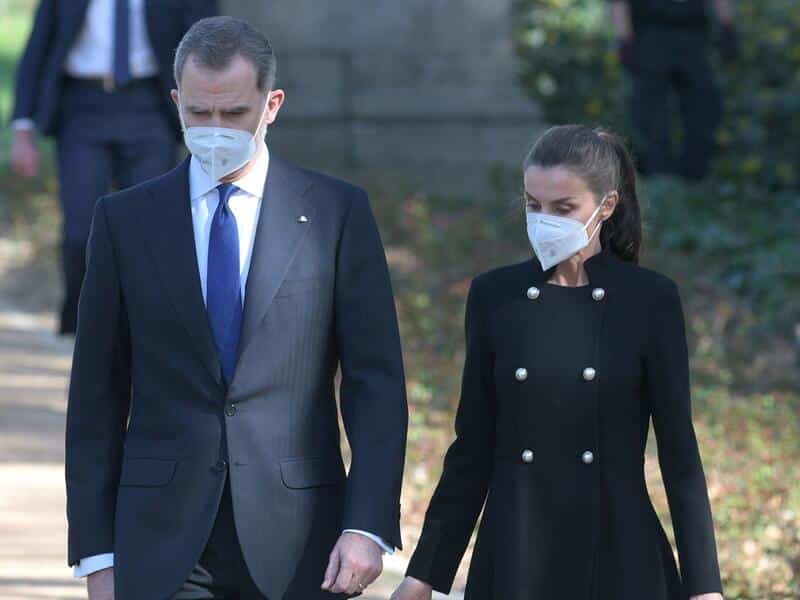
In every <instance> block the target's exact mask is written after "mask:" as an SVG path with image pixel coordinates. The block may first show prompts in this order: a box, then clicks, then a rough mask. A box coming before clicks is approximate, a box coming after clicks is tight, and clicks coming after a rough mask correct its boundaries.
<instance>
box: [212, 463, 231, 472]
mask: <svg viewBox="0 0 800 600" xmlns="http://www.w3.org/2000/svg"><path fill="white" fill-rule="evenodd" d="M227 468H228V463H227V462H226V461H224V460H218V461H217V464H215V465H214V466H213V467H211V469H212V470H214V471H216V472H217V473H222V472H223V471H224V470H225V469H227Z"/></svg>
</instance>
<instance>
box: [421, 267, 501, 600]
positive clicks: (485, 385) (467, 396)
mask: <svg viewBox="0 0 800 600" xmlns="http://www.w3.org/2000/svg"><path fill="white" fill-rule="evenodd" d="M485 315H486V311H485V309H484V308H483V306H482V305H481V302H480V300H479V293H478V285H477V283H476V282H473V284H472V287H471V288H470V291H469V295H468V298H467V309H466V317H465V334H466V358H465V362H464V373H463V377H462V383H461V399H460V402H459V406H458V411H457V413H456V420H455V430H456V439H455V441H454V442H453V443H452V445H451V446H450V448H449V450H448V451H447V455H446V456H445V460H444V470H443V472H442V476H441V479H440V480H439V484H438V486H437V487H436V491H435V492H434V495H433V498H432V499H431V503H430V505H429V506H428V510H427V513H426V515H425V524H424V526H423V529H422V535H421V537H420V540H419V544H418V545H417V548H416V551H415V552H414V555H413V556H412V557H411V561H410V563H409V567H408V571H407V574H408V575H409V576H411V577H414V578H415V579H419V580H421V581H425V582H427V583H429V584H431V585H432V586H433V587H434V589H436V590H437V591H440V592H443V593H449V592H450V588H451V587H452V585H453V580H454V579H455V575H456V571H457V570H458V565H459V563H460V562H461V559H462V557H463V555H464V552H465V550H466V548H467V544H468V543H469V539H470V536H471V535H472V532H473V530H474V529H475V524H476V522H477V519H478V515H479V514H480V511H481V509H482V507H483V505H484V503H485V501H486V495H487V492H488V488H489V481H490V479H491V475H492V464H493V457H494V440H495V411H494V393H493V383H492V370H493V357H492V352H491V349H490V344H489V341H488V336H487V332H486V326H485Z"/></svg>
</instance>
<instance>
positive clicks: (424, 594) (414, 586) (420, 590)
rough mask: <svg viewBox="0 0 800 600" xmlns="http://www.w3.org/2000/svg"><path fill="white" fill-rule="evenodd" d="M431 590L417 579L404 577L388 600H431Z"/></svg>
mask: <svg viewBox="0 0 800 600" xmlns="http://www.w3.org/2000/svg"><path fill="white" fill-rule="evenodd" d="M432 596H433V588H432V587H431V586H430V585H429V584H427V583H425V582H424V581H420V580H419V579H414V578H413V577H406V578H405V579H404V580H403V583H401V584H400V587H398V588H397V590H395V592H394V594H392V597H391V598H390V600H431V597H432Z"/></svg>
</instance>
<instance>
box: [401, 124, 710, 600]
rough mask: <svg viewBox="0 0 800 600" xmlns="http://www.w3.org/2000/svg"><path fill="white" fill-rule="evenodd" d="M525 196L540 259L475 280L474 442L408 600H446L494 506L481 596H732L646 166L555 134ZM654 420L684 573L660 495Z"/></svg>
mask: <svg viewBox="0 0 800 600" xmlns="http://www.w3.org/2000/svg"><path fill="white" fill-rule="evenodd" d="M524 187H525V198H526V212H527V229H528V238H529V240H530V242H531V245H532V247H533V250H534V253H535V255H536V258H533V259H530V260H527V261H525V262H522V263H519V264H514V265H510V266H506V267H501V268H498V269H495V270H493V271H490V272H488V273H485V274H483V275H480V276H479V277H477V278H476V279H475V280H474V281H473V283H472V286H471V289H470V292H469V295H468V298H467V308H466V325H465V328H466V358H465V363H464V375H463V382H462V389H461V400H460V403H459V407H458V412H457V415H456V421H455V427H456V436H457V437H456V440H455V441H454V442H453V444H452V445H451V447H450V449H449V450H448V452H447V456H446V458H445V462H444V471H443V473H442V476H441V479H440V480H439V484H438V486H437V488H436V492H435V493H434V496H433V499H432V500H431V502H430V505H429V507H428V510H427V513H426V515H425V524H424V526H423V529H422V534H421V537H420V540H419V543H418V545H417V548H416V550H415V552H414V554H413V556H412V558H411V561H410V564H409V567H408V571H407V577H406V579H405V581H404V582H403V583H402V584H401V586H400V588H399V589H398V590H397V591H396V592H395V594H394V596H392V598H393V600H430V598H431V594H432V590H433V589H436V590H438V591H441V592H444V593H447V592H448V591H449V590H450V587H451V586H452V584H453V579H454V577H455V575H456V570H457V569H458V566H459V563H460V562H461V558H462V556H463V555H464V552H465V550H466V548H467V544H468V542H469V539H470V537H471V535H472V532H473V529H474V528H475V524H476V521H477V520H478V516H479V514H480V513H481V509H483V517H482V519H481V524H480V529H479V532H478V537H477V541H476V543H475V550H474V553H473V555H472V561H471V564H470V569H469V576H468V580H467V590H466V595H465V600H488V599H494V600H539V599H547V600H551V599H555V598H565V599H568V600H689V599H691V600H721V599H722V593H721V592H722V586H721V582H720V573H719V566H718V562H717V550H716V542H715V535H714V523H713V520H712V516H711V509H710V505H709V498H708V491H707V486H706V480H705V476H704V473H703V466H702V463H701V459H700V453H699V450H698V444H697V439H696V436H695V431H694V426H693V424H692V411H691V402H690V394H689V358H688V351H687V344H686V334H685V328H684V317H683V311H682V308H681V300H680V296H679V293H678V288H677V286H676V285H675V283H674V282H673V281H672V280H670V279H669V278H667V277H666V276H664V275H662V274H660V273H657V272H655V271H651V270H649V269H645V268H642V267H640V266H639V265H638V261H639V252H640V247H641V240H642V217H641V212H640V208H639V201H638V198H637V191H636V173H635V170H634V167H633V161H632V160H631V157H630V154H629V152H628V150H627V148H626V147H625V144H624V143H623V142H622V141H621V140H620V138H619V137H617V136H616V135H614V134H612V133H609V132H607V131H604V130H597V129H590V128H588V127H584V126H580V125H570V126H562V127H555V128H552V129H550V130H549V131H548V132H546V133H545V134H544V135H543V136H542V137H541V138H540V139H539V141H538V142H537V143H536V144H535V145H534V147H533V149H532V150H531V151H530V153H529V154H528V157H527V158H526V160H525V163H524ZM651 419H652V422H653V427H654V430H655V434H656V440H657V441H658V457H659V464H660V466H661V473H662V476H663V479H664V486H665V488H666V492H667V497H668V500H669V506H670V513H671V515H672V523H673V527H674V530H675V534H676V541H677V550H678V556H679V558H680V570H679V569H678V566H677V564H676V562H675V559H674V557H673V551H672V548H671V546H670V543H669V541H668V539H667V536H666V535H665V532H664V529H663V528H662V526H661V524H660V523H659V519H658V517H657V515H656V512H655V510H654V508H653V505H652V502H651V500H650V497H649V495H648V491H647V487H646V483H645V471H644V462H645V447H646V443H647V438H648V430H649V426H650V421H651ZM484 504H485V506H484Z"/></svg>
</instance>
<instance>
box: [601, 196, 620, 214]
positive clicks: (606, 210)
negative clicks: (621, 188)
mask: <svg viewBox="0 0 800 600" xmlns="http://www.w3.org/2000/svg"><path fill="white" fill-rule="evenodd" d="M617 204H619V192H618V191H617V190H613V191H611V192H608V194H606V199H605V202H604V203H603V207H602V208H601V209H600V219H602V220H603V221H607V220H608V219H610V218H611V215H613V214H614V211H615V210H617Z"/></svg>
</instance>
